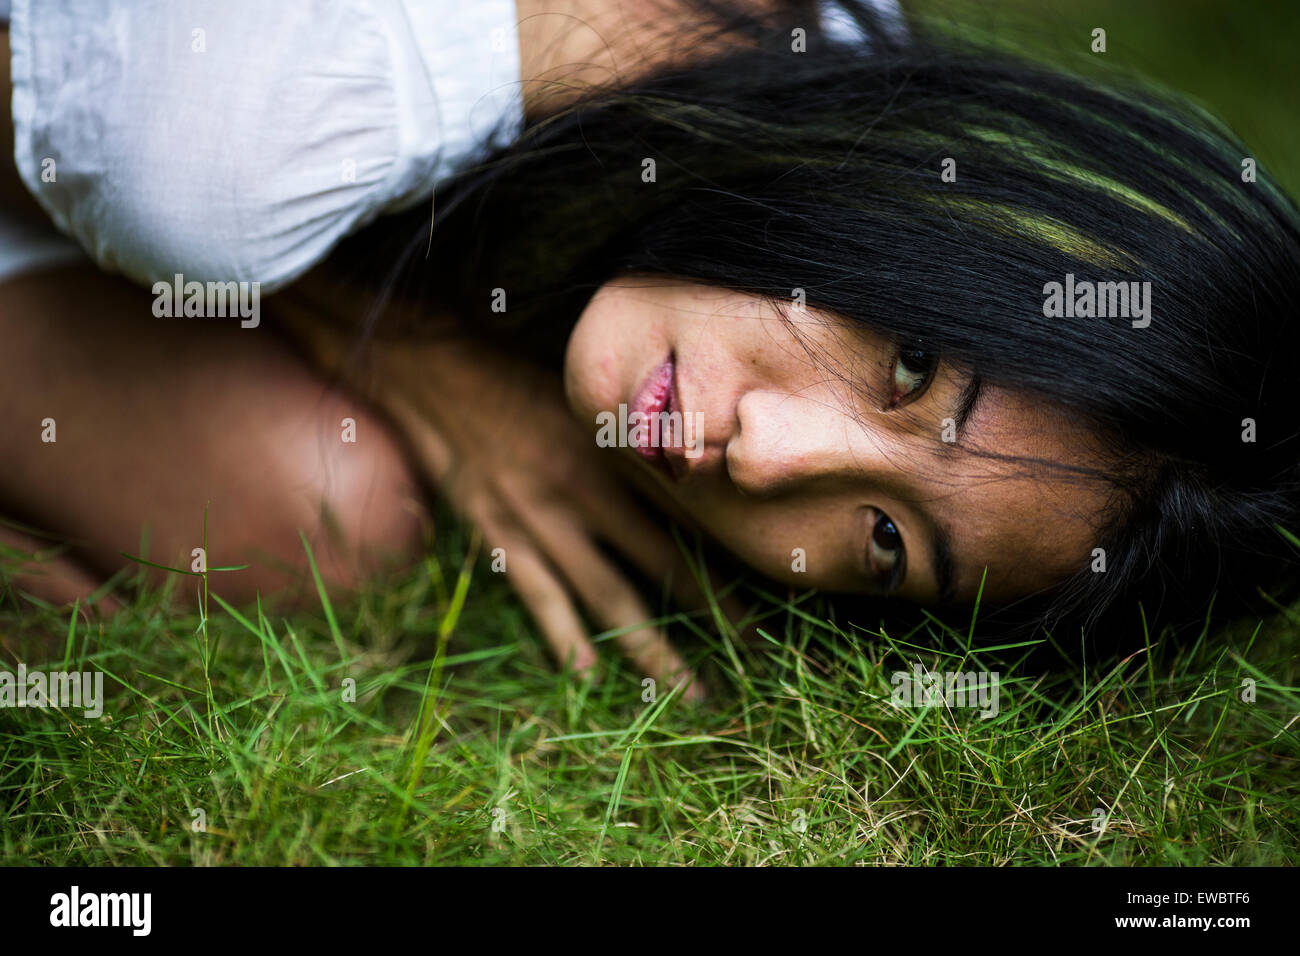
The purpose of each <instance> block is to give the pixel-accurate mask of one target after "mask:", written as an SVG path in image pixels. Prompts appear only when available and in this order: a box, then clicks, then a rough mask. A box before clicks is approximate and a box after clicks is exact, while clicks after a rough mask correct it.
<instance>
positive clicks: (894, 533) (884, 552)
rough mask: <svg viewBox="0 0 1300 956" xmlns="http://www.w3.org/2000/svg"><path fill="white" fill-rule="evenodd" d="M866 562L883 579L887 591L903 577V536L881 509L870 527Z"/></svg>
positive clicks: (904, 563)
mask: <svg viewBox="0 0 1300 956" xmlns="http://www.w3.org/2000/svg"><path fill="white" fill-rule="evenodd" d="M867 552H868V554H867V563H868V565H869V566H870V568H871V570H872V572H873V573H874V574H875V575H876V576H877V577H879V578H882V579H884V584H885V588H886V590H887V591H892V590H894V588H896V587H897V586H898V583H899V581H901V580H902V578H903V568H904V567H905V565H906V561H905V560H904V559H905V557H906V555H905V553H904V551H903V537H902V535H900V534H899V533H898V528H896V527H895V526H894V522H893V521H891V520H890V519H889V515H887V514H885V513H884V512H883V511H878V512H876V522H875V524H874V525H872V527H871V539H870V540H869V541H868V542H867Z"/></svg>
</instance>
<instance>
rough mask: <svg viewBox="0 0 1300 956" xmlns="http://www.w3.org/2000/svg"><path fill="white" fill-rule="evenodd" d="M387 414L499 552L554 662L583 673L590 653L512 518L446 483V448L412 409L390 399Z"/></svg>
mask: <svg viewBox="0 0 1300 956" xmlns="http://www.w3.org/2000/svg"><path fill="white" fill-rule="evenodd" d="M389 412H390V414H392V416H393V418H394V420H395V421H396V423H397V424H398V425H399V426H400V427H401V428H402V429H403V430H404V431H405V433H406V435H407V439H408V440H409V441H410V443H411V449H412V453H413V454H414V455H415V457H416V458H417V460H418V461H419V462H420V464H421V466H422V467H423V468H424V470H425V473H426V474H427V475H428V477H429V479H430V481H431V482H433V483H436V484H438V485H440V486H442V489H443V491H444V492H446V494H447V495H448V497H449V498H450V499H451V500H452V502H453V503H454V504H455V505H456V506H457V507H458V508H459V509H460V511H461V513H462V514H463V515H464V516H465V517H466V518H467V519H468V520H469V521H472V522H473V523H474V524H475V525H477V526H478V528H479V530H481V531H482V532H483V537H484V539H485V540H486V542H487V544H488V547H489V549H495V548H502V549H504V550H503V553H504V554H505V555H506V570H505V574H506V578H507V580H509V581H510V585H511V587H512V588H514V590H515V593H516V594H518V595H519V598H520V600H522V601H523V602H524V607H525V608H527V609H528V613H529V614H530V615H531V616H532V618H533V620H534V621H535V622H536V623H537V626H538V628H539V629H540V630H541V632H542V636H543V638H544V639H545V640H546V643H547V644H548V645H549V646H550V648H551V652H552V653H553V654H554V655H555V657H556V659H557V660H558V661H559V662H560V663H561V664H562V665H568V666H571V667H572V668H573V669H574V670H576V671H585V670H587V669H588V668H590V667H591V666H592V665H594V664H595V663H596V659H597V654H596V648H595V646H594V645H593V644H592V643H591V639H590V638H589V637H588V636H587V630H586V628H585V627H584V626H583V623H582V619H581V618H580V617H579V615H578V612H577V609H576V608H574V606H573V602H572V600H570V598H569V595H568V592H567V591H566V590H565V587H564V584H563V582H562V581H561V580H560V578H559V577H558V576H557V575H556V574H555V572H554V571H553V570H552V569H551V568H550V567H549V566H548V565H547V563H546V561H545V560H544V559H543V558H542V557H541V555H540V553H539V552H538V550H537V547H536V546H535V545H534V544H533V542H532V541H530V540H529V539H528V537H527V535H526V534H524V533H523V532H521V531H516V530H511V529H512V528H514V527H515V525H516V522H515V520H514V518H513V516H511V515H510V514H508V513H506V514H503V513H502V511H503V508H502V506H501V505H500V504H495V503H494V502H493V501H492V498H491V493H490V492H489V491H486V490H484V488H483V487H482V486H480V487H478V488H477V489H473V490H471V489H469V488H467V487H465V486H466V485H468V484H469V482H466V481H453V482H448V481H447V480H446V479H447V478H448V476H449V475H450V473H451V470H452V464H453V454H452V451H451V447H450V446H449V444H448V443H447V442H446V441H445V440H444V439H443V438H442V436H441V435H440V434H439V433H438V431H437V429H435V428H433V427H432V426H431V425H430V424H429V422H428V421H426V420H425V419H424V417H423V416H421V415H420V414H419V413H418V412H417V411H416V410H415V408H414V407H413V406H412V405H410V404H409V403H408V402H406V401H405V400H404V399H401V398H397V397H394V398H393V399H391V400H390V403H389ZM461 477H462V478H464V476H461Z"/></svg>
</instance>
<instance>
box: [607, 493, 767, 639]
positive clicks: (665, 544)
mask: <svg viewBox="0 0 1300 956" xmlns="http://www.w3.org/2000/svg"><path fill="white" fill-rule="evenodd" d="M583 502H584V507H583V509H582V510H583V517H585V518H586V519H587V520H588V521H589V522H590V524H591V527H592V530H593V531H595V532H596V534H597V535H599V536H600V538H601V539H602V540H603V541H605V542H607V543H608V544H610V545H612V546H613V547H615V548H617V549H618V551H619V553H620V554H622V555H623V556H624V557H626V558H627V559H628V560H629V561H630V562H631V563H632V564H633V566H635V567H636V568H637V570H639V571H640V572H641V573H642V574H644V575H645V576H646V577H647V578H649V579H650V580H652V581H659V580H663V578H664V577H665V576H667V578H668V582H669V588H670V590H671V591H672V595H673V599H674V600H676V601H677V603H678V604H680V605H681V606H682V607H686V608H711V607H712V604H713V602H716V603H717V605H718V608H719V610H720V611H721V612H722V615H723V617H724V618H725V619H726V622H727V623H728V624H731V625H733V630H734V629H735V628H734V625H735V624H736V622H737V621H743V620H745V618H746V617H747V616H748V615H747V612H746V609H745V605H744V603H743V602H742V601H741V600H740V599H739V598H738V597H736V596H735V595H733V594H726V595H719V594H718V593H717V588H718V582H717V580H716V578H715V576H714V575H712V574H710V573H709V569H708V567H707V566H705V567H703V568H702V571H703V573H704V574H705V576H706V581H707V582H708V585H707V586H708V590H707V591H706V590H705V588H704V587H702V586H701V584H700V581H699V579H698V578H697V577H696V574H695V572H694V571H693V570H692V568H691V565H690V563H689V562H688V561H687V560H686V557H685V555H683V554H682V551H681V548H680V547H678V544H677V542H676V540H674V538H673V536H672V535H671V534H669V533H668V531H667V530H666V529H665V528H664V526H663V525H662V524H661V523H659V522H656V521H654V520H653V519H651V518H650V517H649V516H648V515H647V514H646V513H645V511H644V509H643V508H641V506H640V505H639V504H638V503H637V502H636V501H635V499H633V498H632V496H631V495H629V494H627V493H626V492H625V491H623V490H622V489H619V488H615V489H613V490H611V491H609V492H608V493H605V494H601V495H599V496H596V497H594V498H593V499H591V501H590V503H589V504H588V503H587V499H583ZM710 595H712V597H713V602H711V601H710V600H709V597H710ZM745 630H746V631H748V630H750V629H749V628H746V629H745ZM742 636H744V635H743V633H742Z"/></svg>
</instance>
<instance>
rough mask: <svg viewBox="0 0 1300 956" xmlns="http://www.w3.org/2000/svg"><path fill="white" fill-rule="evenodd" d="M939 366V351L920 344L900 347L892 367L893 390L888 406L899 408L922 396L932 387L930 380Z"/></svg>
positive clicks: (891, 383)
mask: <svg viewBox="0 0 1300 956" xmlns="http://www.w3.org/2000/svg"><path fill="white" fill-rule="evenodd" d="M938 367H939V353H938V352H934V351H928V350H926V349H923V348H921V347H920V346H919V345H914V346H911V347H908V348H903V349H900V350H899V351H898V354H897V355H896V356H895V357H894V364H893V367H892V368H891V369H890V379H891V381H890V388H891V391H890V399H889V405H888V407H889V408H898V407H899V406H901V405H906V404H907V403H908V402H910V401H913V400H914V399H917V398H920V397H921V395H922V394H923V393H924V392H925V390H926V389H927V388H929V387H930V381H931V380H932V379H933V378H934V371H935V369H936V368H938Z"/></svg>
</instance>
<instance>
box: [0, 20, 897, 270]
mask: <svg viewBox="0 0 1300 956" xmlns="http://www.w3.org/2000/svg"><path fill="white" fill-rule="evenodd" d="M894 4H895V0H878V4H877V5H878V7H879V8H880V9H881V10H882V11H883V12H884V13H885V14H886V15H887V16H890V17H892V18H895V19H897V16H898V14H897V8H896V6H895V5H894ZM0 6H2V4H0ZM2 13H3V10H2V9H0V14H2ZM828 29H831V30H833V31H835V32H838V33H842V34H848V35H852V33H853V31H854V27H852V26H851V25H850V24H848V23H846V22H843V21H838V20H836V19H834V18H828ZM516 31H517V19H516V13H515V2H514V0H129V2H118V0H12V10H11V11H10V32H9V39H10V48H11V51H12V69H11V76H12V80H13V122H14V158H15V160H16V162H17V165H18V171H19V173H20V174H21V176H22V178H23V181H24V182H25V183H26V185H27V188H28V189H29V190H30V191H31V192H32V194H33V195H34V196H35V197H36V199H37V200H38V201H39V202H40V204H41V205H42V206H43V207H44V208H45V210H46V211H47V212H48V213H49V215H50V217H51V219H52V220H53V221H54V223H55V225H57V226H58V227H59V229H61V230H62V231H63V232H65V233H67V234H68V235H70V236H72V237H74V238H75V239H76V240H77V241H78V242H79V243H80V244H81V245H82V246H83V247H84V248H85V250H86V251H87V252H89V253H90V255H91V257H92V258H94V259H95V261H96V262H97V263H98V264H99V265H100V266H101V267H102V268H104V269H106V270H108V271H112V272H122V273H125V274H126V275H127V276H129V277H130V278H132V279H135V280H136V281H138V282H142V283H145V284H152V283H153V282H154V281H155V280H158V279H167V280H170V279H172V277H173V275H174V274H176V273H182V274H183V275H184V277H185V280H186V281H189V280H198V281H201V282H203V281H209V280H213V281H230V280H235V281H250V282H251V281H257V282H261V283H262V290H263V292H270V291H272V290H273V289H275V288H276V287H278V286H281V285H283V284H285V283H287V282H289V281H290V280H292V279H293V278H295V277H296V276H298V275H301V274H302V273H303V272H305V271H307V270H308V269H309V268H311V267H312V266H313V265H315V264H316V263H317V262H319V261H320V260H321V259H322V258H324V256H325V255H326V254H327V253H328V252H329V250H330V249H331V248H332V247H333V246H334V244H335V243H336V242H338V240H339V239H341V238H342V237H343V236H345V235H347V234H348V233H350V232H353V231H354V230H356V229H358V228H360V227H362V226H364V225H366V224H368V223H369V222H371V221H372V220H374V219H375V218H376V217H377V216H379V215H381V214H383V213H387V212H396V211H399V210H402V209H406V208H408V207H410V206H412V205H414V204H415V203H418V202H420V201H421V200H422V199H427V197H428V195H429V193H430V191H431V190H432V188H433V186H434V185H435V184H436V183H437V182H438V181H439V180H441V179H443V178H445V177H447V176H448V175H450V174H451V173H453V172H455V171H456V170H457V169H459V168H461V167H462V166H464V165H465V164H467V163H469V162H471V161H472V160H473V159H474V158H476V157H477V156H479V155H481V154H482V153H483V152H484V151H485V150H486V148H487V147H488V146H489V145H491V144H492V143H498V142H499V143H505V142H508V141H509V140H510V139H512V138H513V137H514V136H515V135H516V134H517V133H518V132H519V131H520V129H522V127H523V121H524V117H523V102H522V98H521V94H520V89H519V50H518V38H517V34H516Z"/></svg>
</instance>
